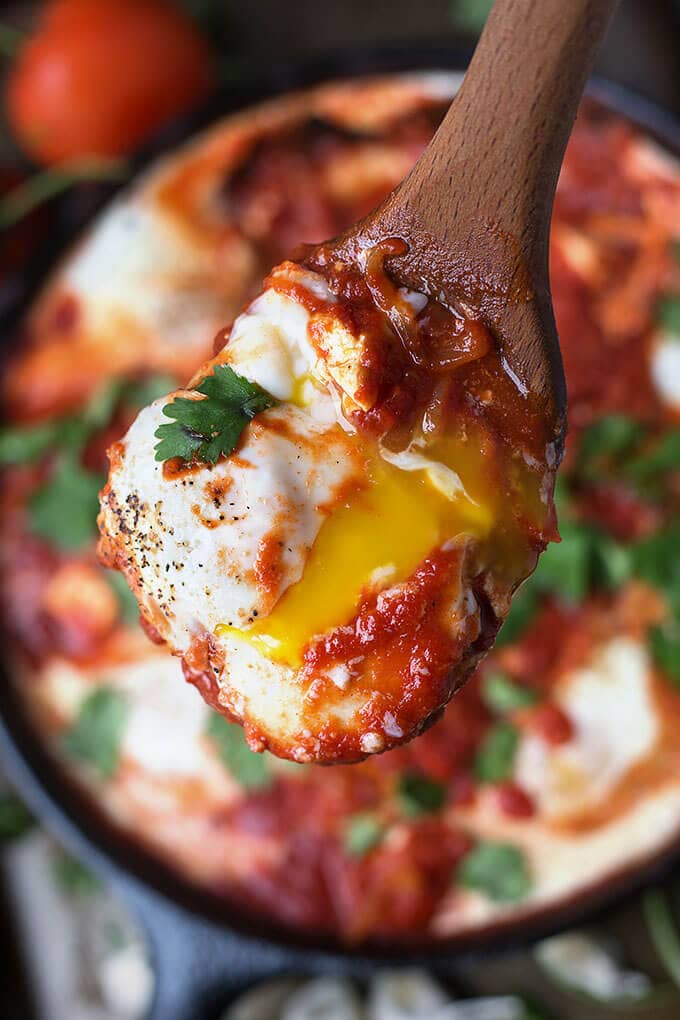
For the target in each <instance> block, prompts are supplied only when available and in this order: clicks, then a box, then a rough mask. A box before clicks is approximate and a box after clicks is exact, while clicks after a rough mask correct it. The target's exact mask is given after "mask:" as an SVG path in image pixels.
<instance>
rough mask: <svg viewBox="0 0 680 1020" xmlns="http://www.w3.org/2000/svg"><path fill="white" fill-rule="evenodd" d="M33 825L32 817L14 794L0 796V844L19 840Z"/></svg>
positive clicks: (6, 793)
mask: <svg viewBox="0 0 680 1020" xmlns="http://www.w3.org/2000/svg"><path fill="white" fill-rule="evenodd" d="M34 825H35V821H34V819H33V815H32V814H31V812H30V811H29V810H28V808H27V807H26V805H25V804H24V802H23V801H22V800H19V798H18V797H17V796H16V794H14V793H8V792H5V793H1V794H0V843H9V842H11V841H12V840H15V839H20V838H21V836H25V835H26V833H27V832H30V830H31V829H32V828H33V826H34Z"/></svg>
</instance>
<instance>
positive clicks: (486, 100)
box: [330, 0, 617, 458]
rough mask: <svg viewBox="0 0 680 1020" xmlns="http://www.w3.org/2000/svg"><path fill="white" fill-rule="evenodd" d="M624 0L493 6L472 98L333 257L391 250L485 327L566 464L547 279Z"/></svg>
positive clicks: (462, 95)
mask: <svg viewBox="0 0 680 1020" xmlns="http://www.w3.org/2000/svg"><path fill="white" fill-rule="evenodd" d="M616 2H617V0H496V3H495V4H494V7H493V10H492V11H491V14H490V15H489V19H488V21H487V24H486V27H485V29H484V32H483V33H482V36H481V39H480V40H479V44H478V46H477V49H476V51H475V54H474V57H473V59H472V63H471V64H470V68H469V70H468V72H467V74H466V76H465V80H464V82H463V85H462V87H461V89H460V91H459V92H458V95H457V96H456V98H455V99H454V101H453V103H452V104H451V107H450V109H449V111H448V113H447V115H446V117H445V118H444V120H443V122H442V124H441V126H440V128H439V130H438V131H437V133H436V135H435V136H434V138H433V140H432V142H431V143H430V145H429V146H428V148H427V149H426V150H425V152H424V153H423V155H422V156H421V158H420V160H419V161H418V163H417V164H416V165H415V167H414V168H413V170H412V171H411V173H410V174H409V175H408V177H406V179H405V180H404V181H403V182H402V183H401V184H400V185H399V187H398V188H396V189H395V191H393V192H392V194H391V195H389V196H388V198H387V199H386V200H385V201H384V202H383V203H382V205H380V206H379V207H378V209H377V210H376V211H375V212H373V213H372V214H370V215H369V216H368V217H367V218H366V219H364V220H362V221H361V222H360V223H359V224H357V225H356V226H355V227H353V228H352V229H351V230H350V231H348V232H347V233H346V234H344V235H342V236H341V237H340V238H338V239H336V241H334V242H332V243H331V245H330V248H331V251H332V252H333V253H334V254H337V255H338V256H339V257H341V258H345V259H349V260H350V261H357V260H360V258H361V253H362V251H365V250H366V249H367V248H370V247H372V246H374V245H375V244H377V243H379V242H380V241H384V240H386V239H388V238H401V239H402V240H403V241H405V242H406V246H407V249H408V250H407V252H406V254H404V255H400V256H392V257H390V258H388V259H387V260H386V263H385V264H386V268H387V269H388V271H389V273H390V276H391V277H392V278H393V279H394V280H395V281H396V282H397V283H398V284H399V285H404V286H408V287H411V288H413V289H414V290H418V291H421V292H424V293H426V294H428V295H430V296H432V297H438V298H440V299H441V300H443V301H444V302H445V303H446V302H447V301H451V302H454V303H457V304H458V305H460V304H461V303H463V304H464V305H465V307H466V308H468V309H471V310H473V311H474V312H475V313H477V314H479V315H480V316H481V317H482V318H483V320H484V321H485V322H486V324H487V325H488V326H490V327H491V328H492V330H493V331H494V332H495V334H496V336H497V338H498V340H499V343H500V345H501V354H502V357H503V360H504V365H505V367H506V370H507V371H509V372H511V373H512V374H513V375H514V376H515V377H516V380H517V382H518V384H519V385H520V386H521V387H522V388H523V389H525V390H526V391H527V392H528V393H532V394H533V395H534V396H535V397H536V398H537V399H538V400H539V401H540V406H542V407H543V408H544V409H545V416H546V422H547V424H548V427H549V429H550V430H551V432H552V434H553V435H554V438H555V443H556V456H557V458H559V457H560V456H561V450H562V446H563V440H564V433H565V413H566V388H565V382H564V373H563V370H562V359H561V356H560V351H559V344H558V340H557V332H556V329H555V320H554V317H553V312H552V304H551V300H550V286H549V280H548V239H549V231H550V219H551V213H552V206H553V199H554V195H555V188H556V185H557V178H558V174H559V169H560V165H561V162H562V157H563V155H564V150H565V147H566V144H567V139H568V138H569V134H570V132H571V128H572V125H573V123H574V118H575V116H576V110H577V107H578V103H579V100H580V98H581V94H582V92H583V88H584V86H585V82H586V78H587V75H588V72H589V70H590V67H591V65H592V63H593V60H594V58H595V54H596V52H597V50H598V48H599V45H600V42H601V40H602V38H603V36H604V33H605V29H606V27H607V24H608V22H609V19H610V16H611V14H612V12H613V10H614V8H615V6H616Z"/></svg>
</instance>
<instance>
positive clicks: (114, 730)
mask: <svg viewBox="0 0 680 1020" xmlns="http://www.w3.org/2000/svg"><path fill="white" fill-rule="evenodd" d="M126 719H127V705H126V704H125V699H124V697H123V695H122V694H121V693H120V691H116V690H115V689H114V688H113V687H106V686H104V687H98V688H97V690H95V691H93V692H92V694H88V696H87V697H86V698H85V699H84V701H83V702H82V704H81V705H80V708H79V710H78V715H77V716H76V720H75V722H74V724H73V726H72V727H71V729H70V730H69V731H68V732H67V734H66V736H65V737H64V748H65V750H66V751H67V752H68V753H69V754H70V755H71V756H72V757H74V758H77V759H79V760H80V761H84V762H87V763H88V764H89V765H92V766H93V767H94V768H95V769H96V770H97V772H98V773H99V775H100V776H101V777H102V778H103V779H110V778H111V777H112V776H113V775H115V772H116V768H117V767H118V751H119V747H120V741H121V737H122V735H123V730H124V728H125V722H126Z"/></svg>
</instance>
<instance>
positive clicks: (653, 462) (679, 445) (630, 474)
mask: <svg viewBox="0 0 680 1020" xmlns="http://www.w3.org/2000/svg"><path fill="white" fill-rule="evenodd" d="M678 468H680V429H671V430H670V431H669V432H666V433H665V434H664V435H663V436H662V437H661V439H660V440H659V441H658V442H657V443H656V444H655V446H654V447H653V448H652V449H651V450H649V452H646V453H640V454H637V455H636V456H634V457H631V459H630V460H629V461H628V462H627V463H625V464H624V465H623V467H622V473H623V474H624V475H625V477H626V478H628V479H630V480H631V481H632V482H635V483H636V484H637V485H642V484H644V483H645V482H649V481H651V480H654V479H655V478H656V477H657V476H658V475H660V474H663V473H664V472H666V471H672V470H676V471H677V470H678Z"/></svg>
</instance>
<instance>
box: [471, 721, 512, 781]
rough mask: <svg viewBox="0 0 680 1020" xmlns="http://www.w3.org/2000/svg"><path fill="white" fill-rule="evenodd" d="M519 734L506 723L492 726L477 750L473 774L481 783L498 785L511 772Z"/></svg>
mask: <svg viewBox="0 0 680 1020" xmlns="http://www.w3.org/2000/svg"><path fill="white" fill-rule="evenodd" d="M518 744H519V733H518V732H517V730H516V729H515V727H514V726H512V725H511V724H510V723H508V722H499V723H496V725H495V726H492V727H491V729H490V730H489V731H488V733H487V734H486V736H485V737H484V739H483V741H482V743H481V744H480V745H479V748H478V749H477V754H476V755H475V762H474V773H475V775H476V776H477V779H479V780H480V781H481V782H483V783H500V782H502V781H503V780H504V779H507V778H508V776H509V775H510V773H511V772H512V766H513V764H514V761H515V754H516V752H517V746H518Z"/></svg>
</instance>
